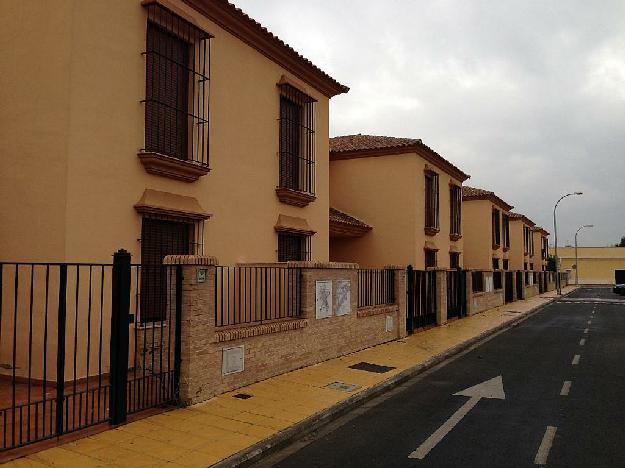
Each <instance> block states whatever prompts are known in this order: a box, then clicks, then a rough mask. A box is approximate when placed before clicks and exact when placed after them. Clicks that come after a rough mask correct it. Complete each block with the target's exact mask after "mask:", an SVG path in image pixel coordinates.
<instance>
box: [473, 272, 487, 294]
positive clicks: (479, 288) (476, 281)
mask: <svg viewBox="0 0 625 468" xmlns="http://www.w3.org/2000/svg"><path fill="white" fill-rule="evenodd" d="M471 283H472V290H473V292H474V293H478V292H484V272H483V271H472V272H471Z"/></svg>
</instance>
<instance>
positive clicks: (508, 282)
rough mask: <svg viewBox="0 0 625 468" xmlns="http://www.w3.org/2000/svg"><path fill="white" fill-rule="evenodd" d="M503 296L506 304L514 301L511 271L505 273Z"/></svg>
mask: <svg viewBox="0 0 625 468" xmlns="http://www.w3.org/2000/svg"><path fill="white" fill-rule="evenodd" d="M505 294H506V296H505V299H506V303H508V302H512V301H514V273H513V272H511V271H506V284H505Z"/></svg>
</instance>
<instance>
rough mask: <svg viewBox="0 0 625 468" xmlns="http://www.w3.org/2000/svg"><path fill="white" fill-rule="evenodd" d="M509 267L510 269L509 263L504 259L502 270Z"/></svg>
mask: <svg viewBox="0 0 625 468" xmlns="http://www.w3.org/2000/svg"><path fill="white" fill-rule="evenodd" d="M509 267H510V265H509V261H508V260H506V259H504V260H503V269H504V270H507V269H508V268H509Z"/></svg>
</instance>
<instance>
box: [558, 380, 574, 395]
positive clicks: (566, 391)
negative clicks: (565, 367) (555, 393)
mask: <svg viewBox="0 0 625 468" xmlns="http://www.w3.org/2000/svg"><path fill="white" fill-rule="evenodd" d="M570 391H571V381H570V380H565V381H564V383H563V384H562V390H560V395H561V396H567V395H568V394H569V392H570Z"/></svg>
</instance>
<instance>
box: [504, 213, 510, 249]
mask: <svg viewBox="0 0 625 468" xmlns="http://www.w3.org/2000/svg"><path fill="white" fill-rule="evenodd" d="M502 218H503V246H504V248H505V249H509V248H510V216H508V215H507V214H504V215H503V216H502Z"/></svg>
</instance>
